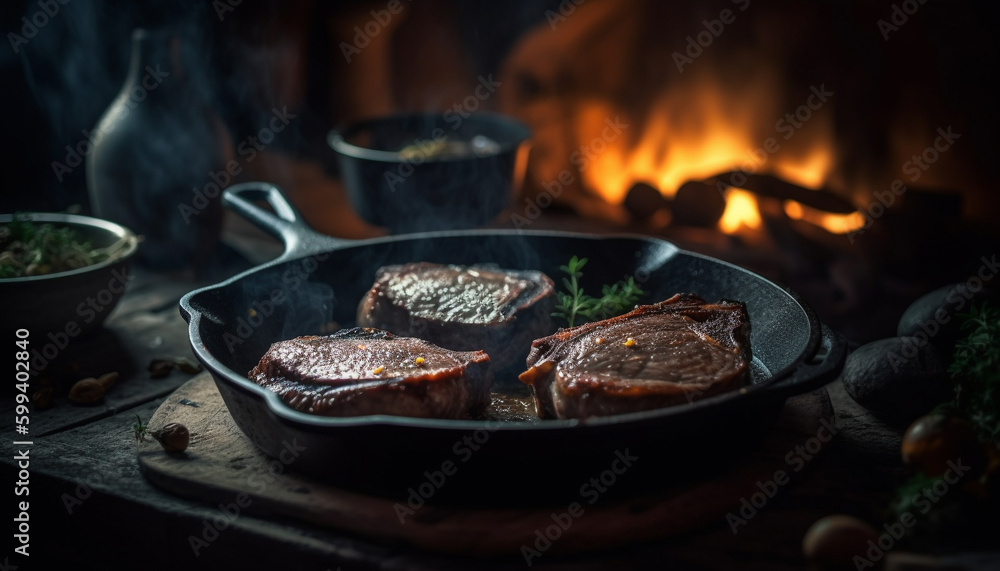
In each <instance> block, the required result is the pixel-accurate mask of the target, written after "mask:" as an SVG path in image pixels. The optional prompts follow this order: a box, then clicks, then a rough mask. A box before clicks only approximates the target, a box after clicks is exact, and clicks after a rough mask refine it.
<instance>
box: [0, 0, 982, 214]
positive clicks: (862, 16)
mask: <svg viewBox="0 0 1000 571" xmlns="http://www.w3.org/2000/svg"><path fill="white" fill-rule="evenodd" d="M404 1H405V0H404ZM567 1H568V0H567ZM590 1H596V0H590ZM913 1H914V2H915V1H916V0H913ZM53 2H54V3H55V5H56V6H58V8H59V11H58V13H57V14H56V15H55V16H52V17H49V18H48V22H47V23H46V24H45V25H44V26H43V27H42V28H41V29H40V30H38V32H37V35H36V36H35V37H33V38H31V39H30V40H29V42H28V44H26V45H21V46H19V53H14V49H13V48H12V46H11V45H10V40H9V37H8V34H9V33H17V34H20V33H21V29H22V26H23V22H22V21H21V18H22V17H25V16H28V17H30V16H31V15H33V14H35V13H36V12H38V11H40V10H41V9H42V8H41V7H40V5H39V3H38V0H33V1H28V2H18V1H14V2H6V3H3V4H2V6H0V31H3V33H4V36H5V38H4V39H5V41H4V42H3V45H0V85H2V86H3V89H2V91H0V110H2V113H3V119H4V120H3V126H4V136H3V137H2V143H0V160H2V161H3V163H2V164H3V167H4V168H3V173H4V179H5V180H4V188H3V190H2V191H0V212H9V211H13V210H22V209H35V210H60V209H64V208H66V207H68V206H70V205H72V204H80V205H82V207H83V209H84V211H87V209H88V205H87V200H86V190H85V180H84V169H82V168H80V169H74V172H73V173H71V174H70V175H69V176H67V177H66V178H65V179H64V180H63V181H62V182H59V181H58V180H57V179H56V177H55V175H54V174H53V170H52V162H53V161H54V160H62V159H63V157H64V156H65V149H64V147H65V145H67V144H74V143H76V142H77V141H79V140H80V139H81V138H82V135H81V130H82V129H89V128H93V126H94V125H95V124H96V123H97V121H98V119H99V118H100V116H101V114H102V112H103V111H104V110H105V109H106V108H107V106H108V105H109V103H110V102H111V100H112V99H113V98H114V96H115V94H116V93H117V92H118V90H119V89H120V88H121V85H122V82H123V80H124V77H125V73H126V68H127V63H128V58H129V52H130V35H131V31H132V29H134V28H136V27H149V28H159V27H167V28H173V29H178V30H184V31H186V32H188V33H190V34H191V35H192V37H195V38H197V39H198V40H197V41H198V45H197V53H198V54H199V55H200V59H199V61H197V62H196V63H197V66H196V67H197V71H198V72H199V73H200V76H201V81H203V82H204V85H205V88H206V93H207V94H208V96H209V98H210V100H211V101H210V103H211V105H212V106H213V107H214V108H215V109H216V110H217V112H218V113H219V115H220V116H221V117H222V119H223V120H224V121H225V123H226V125H227V126H228V128H229V129H230V131H231V132H234V133H236V132H239V133H242V132H250V131H251V130H252V129H253V128H254V126H257V125H263V124H264V121H266V120H267V118H268V117H269V113H268V111H267V110H269V109H270V104H271V103H272V102H273V101H274V99H275V92H276V90H277V89H278V86H275V85H274V84H273V79H271V78H268V77H265V76H263V75H262V74H261V73H259V70H260V68H261V66H262V65H266V64H267V63H268V62H271V61H273V58H274V57H277V56H276V55H275V54H274V52H272V51H270V49H271V47H273V46H275V45H281V42H282V38H296V39H297V40H299V41H301V44H300V45H302V46H304V47H305V52H306V53H305V56H306V58H305V59H306V64H305V70H306V71H305V74H304V78H303V80H302V82H303V84H304V85H302V86H301V87H302V91H303V93H304V97H303V99H302V100H301V101H302V105H301V108H300V109H299V111H300V112H301V113H304V117H305V118H306V120H305V121H297V122H296V124H295V132H294V133H293V134H291V135H288V136H285V137H282V138H281V139H280V140H279V141H277V143H276V148H278V149H282V148H284V149H287V150H289V151H292V152H293V153H295V154H298V155H302V156H311V157H316V158H318V159H320V160H321V161H322V162H323V163H324V164H325V165H328V170H331V171H332V170H333V167H332V166H330V165H332V161H331V160H329V158H330V157H329V154H328V151H327V149H326V146H325V143H324V142H323V140H324V135H325V133H326V132H327V131H328V129H329V128H330V126H331V125H332V124H333V123H334V122H335V121H336V120H337V118H338V109H337V100H338V99H337V96H336V94H337V93H338V92H342V91H343V90H344V89H349V88H350V86H345V85H338V84H337V80H336V78H335V77H333V74H331V73H330V71H331V63H332V62H331V57H332V54H333V53H334V52H333V51H332V50H331V49H330V48H331V46H335V45H336V44H337V43H338V42H339V41H340V40H341V38H332V37H331V33H330V28H331V26H330V22H331V21H334V20H336V19H337V18H339V17H340V15H341V14H345V13H350V12H352V11H354V12H355V13H356V12H357V11H358V10H363V11H367V10H368V9H369V8H370V7H373V8H379V7H380V6H381V4H380V3H376V4H372V5H371V6H369V5H368V4H371V3H368V4H365V3H358V2H291V3H282V2H277V1H268V0H244V1H243V2H241V3H239V4H238V5H236V6H235V7H233V8H232V10H227V11H225V12H223V13H222V16H223V17H222V18H221V19H220V17H219V15H218V13H217V10H218V9H219V6H220V5H222V3H221V2H215V3H212V2H180V1H159V2H148V3H134V2H124V1H120V0H72V1H70V2H68V3H67V4H65V5H62V4H58V3H57V2H56V0H53ZM679 4H680V3H679ZM901 4H902V2H895V3H893V2H881V1H879V2H875V1H861V0H855V1H853V2H844V1H837V2H835V1H830V2H822V3H817V6H818V7H817V10H819V11H820V12H821V13H822V17H821V18H813V19H812V20H811V22H810V23H809V24H808V25H810V26H814V27H817V29H815V30H812V31H811V30H808V29H806V30H798V32H800V33H802V34H805V35H809V34H811V33H812V32H813V31H814V32H815V35H816V36H817V37H822V38H825V39H829V38H834V39H835V40H834V42H833V43H832V44H831V43H826V42H825V41H824V42H823V43H820V42H817V43H816V44H815V45H814V46H813V47H812V48H811V49H808V50H804V51H802V52H801V53H796V54H789V57H787V58H785V59H786V61H788V62H790V68H789V70H788V71H789V75H790V76H792V77H794V76H795V75H796V74H799V75H809V74H810V73H811V71H813V70H811V66H812V65H823V66H830V65H833V66H839V67H840V68H842V69H846V70H849V73H846V74H844V76H845V77H849V78H852V81H854V82H855V83H856V85H854V86H852V87H851V89H852V91H854V92H855V93H860V94H862V95H861V97H859V98H858V100H856V101H855V102H854V105H855V108H856V109H857V110H858V112H859V114H860V116H861V117H863V120H862V121H859V122H863V123H866V124H867V123H870V122H871V121H872V118H873V116H876V117H877V116H878V115H879V114H880V113H883V112H886V111H887V110H890V109H891V108H893V107H894V106H898V105H913V106H914V107H915V108H916V109H918V110H919V109H920V103H921V102H922V101H933V102H935V103H937V102H939V101H943V102H944V109H945V111H946V112H953V113H954V115H955V116H960V117H963V118H965V119H966V121H965V127H966V128H968V129H969V133H970V134H969V137H968V139H967V140H968V141H970V142H971V143H972V144H973V145H975V150H974V152H973V155H974V156H975V159H976V161H977V162H978V163H979V164H980V165H983V166H986V167H987V168H985V169H983V172H988V170H989V168H990V167H989V165H992V164H993V162H994V160H995V157H996V154H997V150H998V145H997V142H996V133H997V126H998V122H997V109H996V103H995V100H996V97H995V92H994V91H993V85H992V84H993V79H994V76H995V75H996V70H997V69H998V66H997V63H998V62H997V50H996V47H995V39H996V38H995V29H994V26H995V24H994V23H995V22H996V21H997V19H998V16H1000V8H998V6H997V5H996V4H995V3H989V2H986V1H984V0H967V1H960V2H947V3H946V2H937V1H934V0H930V1H927V2H926V3H925V4H923V5H920V8H919V10H918V12H917V13H916V14H915V15H914V16H911V17H910V18H909V21H908V22H907V23H906V24H905V27H903V28H901V30H900V31H899V32H894V33H893V36H892V38H891V40H890V41H889V42H885V41H883V38H881V37H880V33H879V30H878V28H877V27H876V25H875V21H876V19H878V18H888V17H889V16H890V15H891V13H892V7H893V6H894V5H901ZM638 5H640V6H641V4H638ZM720 5H722V4H720ZM727 5H728V4H727ZM784 5H785V3H783V2H780V1H773V0H772V1H769V2H766V3H765V2H763V1H761V6H759V7H758V6H755V7H754V8H755V9H765V8H766V9H769V10H770V11H771V13H773V14H776V15H778V17H780V14H781V13H782V8H783V6H784ZM558 6H559V2H556V1H554V0H548V1H546V2H533V1H527V0H524V1H516V2H476V3H473V2H457V1H456V2H450V1H424V2H416V3H413V4H412V5H411V8H412V9H413V10H421V11H423V12H424V13H428V12H430V13H433V14H432V16H431V19H434V18H436V17H437V16H436V15H440V18H439V19H440V20H441V21H442V22H447V25H450V26H452V27H454V28H456V29H457V33H458V35H459V37H461V38H462V41H463V43H464V46H465V48H466V53H464V54H462V56H461V57H463V58H464V59H466V60H467V63H468V66H467V69H469V70H471V71H472V72H473V73H474V74H478V73H489V72H492V71H495V70H496V69H498V67H499V66H500V64H501V62H502V60H503V58H504V55H505V54H506V53H507V51H508V49H509V48H510V46H511V45H512V44H513V42H514V41H516V39H517V38H518V37H519V36H520V35H521V34H522V33H523V32H524V31H525V30H527V29H529V28H531V27H534V26H537V25H540V24H544V23H545V13H546V11H547V10H556V9H558ZM788 6H789V7H790V6H792V5H791V4H789V5H788ZM710 8H713V7H704V6H700V5H692V6H691V9H692V10H696V11H699V12H702V11H704V12H705V14H706V15H709V14H710V13H712V12H713V9H710ZM714 12H715V13H717V10H714ZM788 14H789V16H788V19H786V20H785V21H779V22H778V24H780V26H779V28H780V29H788V28H795V27H796V26H797V25H798V24H797V22H796V21H795V20H794V19H793V18H794V16H793V14H795V11H788ZM442 25H443V24H442ZM418 33H419V31H418ZM432 34H433V32H431V33H428V37H430V36H431V35H432ZM765 40H766V39H765ZM732 41H743V39H741V38H735V37H734V39H733V40H732ZM756 41H758V42H760V41H761V40H760V39H759V38H758V39H757V40H756ZM813 62H816V63H815V64H814V63H813ZM890 63H891V65H890ZM404 87H405V86H404ZM636 88H637V89H641V86H637V87H636ZM869 96H870V99H869V98H868V97H869ZM914 102H915V104H914ZM402 105H404V106H405V105H406V104H405V103H403V104H402ZM845 125H846V128H848V129H850V128H851V122H850V121H846V122H845ZM859 139H862V140H863V139H864V138H863V137H859ZM859 144H863V143H859ZM970 146H971V145H970ZM880 151H881V150H880V149H879V148H878V146H877V145H872V146H871V148H870V149H866V156H872V157H873V160H875V161H877V160H878V155H879V153H880Z"/></svg>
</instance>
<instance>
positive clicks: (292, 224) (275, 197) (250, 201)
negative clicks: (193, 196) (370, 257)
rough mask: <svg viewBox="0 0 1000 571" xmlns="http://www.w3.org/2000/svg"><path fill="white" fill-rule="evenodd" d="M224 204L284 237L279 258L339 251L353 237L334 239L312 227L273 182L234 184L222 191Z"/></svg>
mask: <svg viewBox="0 0 1000 571" xmlns="http://www.w3.org/2000/svg"><path fill="white" fill-rule="evenodd" d="M258 200H263V201H264V202H266V203H267V204H268V205H269V206H270V207H271V208H272V209H273V210H274V212H273V213H272V212H269V211H267V210H265V209H263V208H261V207H260V206H257V205H256V204H254V201H258ZM222 203H223V204H225V205H226V206H227V207H228V208H230V209H231V210H233V211H234V212H236V213H237V214H239V215H240V216H242V217H243V218H245V219H247V220H248V221H249V222H251V223H253V225H255V226H257V227H258V228H260V229H261V230H264V231H265V232H267V233H268V234H271V235H272V236H274V237H275V238H277V239H279V240H281V242H282V244H284V246H285V251H284V253H282V254H281V256H279V257H278V259H279V260H286V259H292V258H298V257H301V256H303V255H306V254H311V253H316V252H320V251H324V250H335V249H337V248H341V247H343V246H345V245H347V244H349V243H350V241H349V240H343V239H339V238H333V237H331V236H327V235H325V234H320V233H319V232H316V231H315V230H313V229H312V228H310V227H309V225H308V224H306V222H305V220H303V219H302V215H301V214H299V211H298V210H296V208H295V207H294V206H292V204H291V203H290V202H288V200H287V199H286V198H285V195H284V194H282V192H281V189H280V188H278V187H277V186H275V185H273V184H271V183H267V182H245V183H241V184H237V185H234V186H232V187H230V188H227V189H225V190H224V191H223V192H222Z"/></svg>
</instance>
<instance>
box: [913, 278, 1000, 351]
mask: <svg viewBox="0 0 1000 571" xmlns="http://www.w3.org/2000/svg"><path fill="white" fill-rule="evenodd" d="M976 280H979V278H976ZM981 283H982V282H981V281H973V283H972V284H969V283H968V282H963V283H957V284H951V285H947V286H944V287H941V288H938V289H936V290H934V291H932V292H930V293H928V294H926V295H924V296H923V297H921V298H919V299H917V300H916V301H914V302H913V303H912V304H911V305H910V307H908V308H906V311H904V312H903V316H902V317H900V318H899V325H898V327H897V328H896V334H897V335H899V336H900V337H917V338H919V339H926V340H928V341H929V342H930V344H931V345H934V347H935V348H936V349H937V350H938V351H939V352H940V354H941V355H942V356H943V357H944V358H945V362H946V363H947V362H949V361H950V360H951V355H952V354H953V353H954V351H955V343H956V342H957V341H958V340H959V339H961V338H962V337H965V336H966V335H967V334H968V332H967V331H965V332H963V331H962V330H961V325H962V322H963V321H964V320H963V319H962V317H961V314H963V313H968V312H969V311H970V310H971V309H972V305H973V304H975V305H977V306H978V305H979V304H981V303H983V302H984V301H987V300H991V301H994V302H997V303H1000V295H998V293H1000V290H998V289H997V288H988V287H983V288H980V289H979V291H975V292H973V291H972V290H971V289H970V285H971V286H972V287H973V288H977V287H978V285H979V284H981Z"/></svg>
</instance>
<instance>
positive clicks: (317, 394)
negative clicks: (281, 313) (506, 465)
mask: <svg viewBox="0 0 1000 571" xmlns="http://www.w3.org/2000/svg"><path fill="white" fill-rule="evenodd" d="M248 376H249V378H250V380H252V381H254V382H256V383H257V384H259V385H261V386H262V387H265V388H267V389H270V390H272V391H274V392H276V393H277V394H278V396H279V397H280V398H281V400H282V401H283V402H285V403H286V404H287V405H289V406H290V407H292V408H294V409H296V410H300V411H302V412H308V413H312V414H319V415H324V416H361V415H370V414H390V415H397V416H415V417H425V418H468V417H469V416H470V415H476V414H479V413H480V412H481V411H482V410H484V409H485V408H486V407H487V406H488V405H489V399H490V396H489V392H490V386H491V384H492V382H493V375H492V373H491V371H490V359H489V356H487V355H486V353H484V352H482V351H471V352H459V351H450V350H447V349H443V348H441V347H438V346H436V345H432V344H431V343H428V342H427V341H423V340H420V339H414V338H407V337H396V336H395V335H393V334H391V333H388V332H386V331H379V330H376V329H367V328H360V327H357V328H353V329H346V330H342V331H339V332H337V333H334V334H333V335H329V336H325V337H316V336H308V337H297V338H295V339H290V340H288V341H279V342H277V343H274V344H273V345H271V348H270V349H269V350H268V351H267V353H266V354H265V355H264V357H263V358H261V360H260V363H258V364H257V366H256V367H254V368H253V370H251V371H250V373H249V375H248Z"/></svg>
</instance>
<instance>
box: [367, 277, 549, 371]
mask: <svg viewBox="0 0 1000 571" xmlns="http://www.w3.org/2000/svg"><path fill="white" fill-rule="evenodd" d="M554 299H555V289H554V286H553V283H552V280H551V279H549V277H548V276H546V275H545V274H543V273H541V272H536V271H513V270H499V269H493V268H487V267H477V266H453V265H441V264H432V263H427V262H420V263H414V264H404V265H399V266H385V267H383V268H380V269H379V270H378V273H377V274H376V278H375V283H374V285H372V288H371V290H369V292H368V295H366V296H365V298H364V299H363V300H362V301H361V303H360V304H359V306H358V325H359V326H362V327H376V328H379V329H385V330H386V331H392V332H393V333H396V334H398V335H407V336H412V337H419V338H421V339H426V340H428V341H430V342H432V343H434V344H436V345H440V346H442V347H447V348H448V349H454V350H458V351H472V350H476V349H481V350H484V351H486V352H487V353H488V354H489V356H490V360H491V361H492V362H493V366H494V369H495V371H496V373H497V375H498V376H499V375H501V374H503V373H508V374H510V375H511V376H513V375H516V374H517V373H519V372H520V371H521V367H522V366H523V365H522V364H523V363H524V359H525V357H526V356H527V350H528V347H529V345H530V343H531V341H532V340H534V339H536V338H537V337H540V336H542V335H545V334H546V333H548V332H549V331H551V330H552V329H553V326H552V318H551V316H550V314H551V313H552V306H553V303H554Z"/></svg>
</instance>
